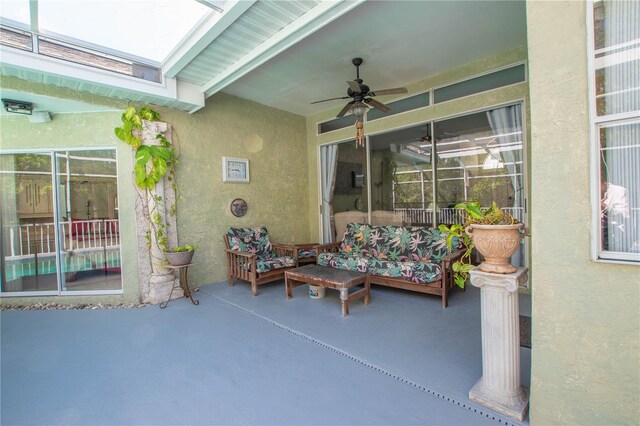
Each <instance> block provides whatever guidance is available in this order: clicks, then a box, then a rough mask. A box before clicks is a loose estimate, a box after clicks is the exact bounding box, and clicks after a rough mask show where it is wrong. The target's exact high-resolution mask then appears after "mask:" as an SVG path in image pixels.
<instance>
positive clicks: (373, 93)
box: [367, 87, 409, 96]
mask: <svg viewBox="0 0 640 426" xmlns="http://www.w3.org/2000/svg"><path fill="white" fill-rule="evenodd" d="M404 93H409V91H408V90H407V88H406V87H395V88H393V89H381V90H372V91H371V92H369V93H368V94H367V96H382V95H402V94H404Z"/></svg>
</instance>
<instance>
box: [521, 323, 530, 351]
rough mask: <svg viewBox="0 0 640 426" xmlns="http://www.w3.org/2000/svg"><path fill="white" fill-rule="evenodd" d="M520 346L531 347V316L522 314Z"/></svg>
mask: <svg viewBox="0 0 640 426" xmlns="http://www.w3.org/2000/svg"><path fill="white" fill-rule="evenodd" d="M520 346H522V347H523V348H529V349H531V317H528V316H525V315H520Z"/></svg>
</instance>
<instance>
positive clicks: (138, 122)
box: [131, 115, 142, 129]
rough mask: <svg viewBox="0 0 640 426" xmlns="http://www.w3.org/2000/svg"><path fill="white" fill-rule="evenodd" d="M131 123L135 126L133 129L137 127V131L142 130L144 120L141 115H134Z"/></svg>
mask: <svg viewBox="0 0 640 426" xmlns="http://www.w3.org/2000/svg"><path fill="white" fill-rule="evenodd" d="M131 123H132V124H133V127H135V128H136V129H142V119H141V118H140V116H139V115H134V116H133V117H132V118H131Z"/></svg>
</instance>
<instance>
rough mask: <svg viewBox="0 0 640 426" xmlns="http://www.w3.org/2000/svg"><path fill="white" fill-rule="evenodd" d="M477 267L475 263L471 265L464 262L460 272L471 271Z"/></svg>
mask: <svg viewBox="0 0 640 426" xmlns="http://www.w3.org/2000/svg"><path fill="white" fill-rule="evenodd" d="M475 268H476V267H475V266H473V265H469V264H466V263H462V264H460V272H469V271H473V270H474V269H475Z"/></svg>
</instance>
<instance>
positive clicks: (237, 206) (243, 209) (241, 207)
mask: <svg viewBox="0 0 640 426" xmlns="http://www.w3.org/2000/svg"><path fill="white" fill-rule="evenodd" d="M231 213H233V215H234V216H235V217H241V216H244V215H245V214H246V213H247V202H246V201H245V200H243V199H242V198H236V199H235V200H233V201H232V202H231Z"/></svg>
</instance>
